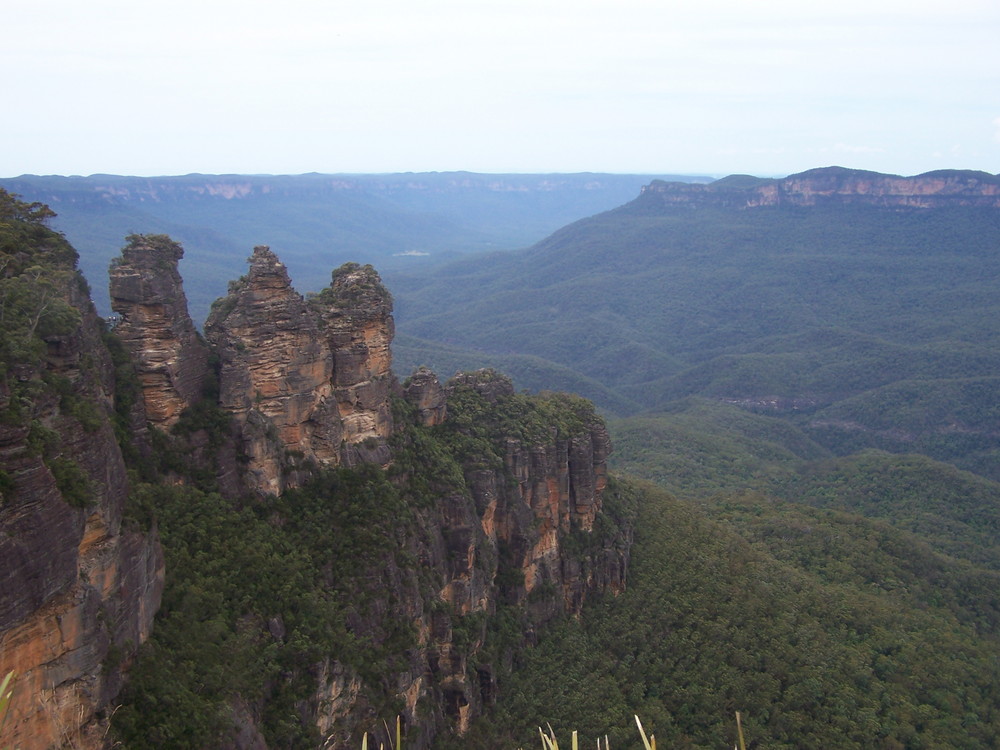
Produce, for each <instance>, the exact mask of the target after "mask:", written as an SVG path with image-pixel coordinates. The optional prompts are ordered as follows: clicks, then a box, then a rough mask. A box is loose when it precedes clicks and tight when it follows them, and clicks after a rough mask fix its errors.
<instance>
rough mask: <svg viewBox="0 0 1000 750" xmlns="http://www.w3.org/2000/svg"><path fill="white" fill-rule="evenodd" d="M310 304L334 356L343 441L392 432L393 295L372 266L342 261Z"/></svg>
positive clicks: (378, 437)
mask: <svg viewBox="0 0 1000 750" xmlns="http://www.w3.org/2000/svg"><path fill="white" fill-rule="evenodd" d="M313 303H314V308H315V309H316V310H317V312H318V313H319V315H320V326H321V327H322V329H323V334H324V337H325V339H326V344H327V346H328V347H329V350H330V354H331V356H332V358H333V389H334V398H336V400H337V408H338V410H339V412H340V418H341V420H342V421H343V425H344V440H345V442H346V443H347V444H349V445H356V444H357V443H360V442H362V441H365V440H369V441H371V440H374V441H376V442H380V441H384V440H385V439H386V438H387V437H389V435H390V434H391V433H392V409H391V407H390V405H389V390H390V385H391V382H392V352H391V350H390V346H391V344H392V337H393V336H394V335H395V324H394V322H393V318H392V297H391V296H390V295H389V292H388V290H386V288H385V287H384V286H382V280H381V279H380V278H379V276H378V273H377V272H376V271H375V269H374V268H372V267H371V266H367V265H366V266H360V265H358V264H357V263H347V264H344V265H343V266H341V267H340V268H338V269H337V270H335V271H334V272H333V278H332V281H331V282H330V286H329V288H328V289H326V290H324V291H323V292H321V293H320V294H319V295H317V296H316V297H315V298H314V300H313Z"/></svg>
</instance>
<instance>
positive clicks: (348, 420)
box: [205, 246, 394, 493]
mask: <svg viewBox="0 0 1000 750" xmlns="http://www.w3.org/2000/svg"><path fill="white" fill-rule="evenodd" d="M249 262H250V272H249V273H248V275H247V276H245V277H244V278H242V279H240V280H239V281H237V282H234V283H233V284H232V285H231V288H230V293H229V295H228V296H227V297H224V298H222V299H221V300H218V301H217V302H216V303H215V305H213V308H212V313H211V315H210V316H209V319H208V322H207V324H206V326H205V332H206V336H207V337H208V339H209V341H210V342H211V344H212V345H213V346H214V347H215V349H216V351H217V352H218V354H219V357H220V362H221V369H220V373H219V377H220V392H221V396H220V402H221V405H222V406H223V408H225V409H227V410H229V411H230V412H232V414H233V416H234V417H235V418H236V421H237V423H238V425H239V428H240V432H241V436H242V443H243V450H244V452H245V454H246V457H247V459H248V469H249V477H250V485H251V487H252V488H253V489H255V490H257V491H261V492H269V493H280V492H281V491H282V490H284V489H286V488H287V487H291V486H296V485H297V484H298V482H299V481H300V477H301V476H304V474H302V473H300V470H308V467H309V466H317V465H318V466H331V465H339V464H353V463H354V462H356V461H359V460H364V461H373V462H375V463H380V464H385V463H387V462H388V460H389V454H388V449H387V447H386V443H385V441H386V439H387V438H388V437H389V435H390V434H391V432H392V409H391V406H390V400H389V395H390V388H391V385H392V382H393V381H392V372H391V362H392V355H391V351H390V348H389V347H390V344H391V342H392V336H393V332H394V328H393V320H392V300H391V297H390V296H389V293H388V292H387V291H386V290H385V287H383V286H382V282H381V280H380V279H379V277H378V274H377V273H376V272H375V270H374V269H373V268H372V267H371V266H364V267H362V266H358V265H357V264H349V265H346V266H343V267H342V268H340V269H337V270H336V271H334V274H333V283H332V284H331V285H330V287H328V288H327V289H325V290H323V291H322V292H321V293H320V294H318V295H316V296H315V297H313V298H311V299H310V300H308V301H307V300H304V299H303V298H302V296H301V295H300V294H299V293H298V292H296V291H295V290H294V289H293V288H292V286H291V281H290V280H289V277H288V272H287V270H286V269H285V267H284V265H283V264H282V263H281V262H280V261H279V260H278V258H277V256H276V255H275V254H274V253H272V252H271V250H270V249H269V248H267V247H263V246H261V247H257V248H255V249H254V253H253V255H252V256H251V257H250V260H249Z"/></svg>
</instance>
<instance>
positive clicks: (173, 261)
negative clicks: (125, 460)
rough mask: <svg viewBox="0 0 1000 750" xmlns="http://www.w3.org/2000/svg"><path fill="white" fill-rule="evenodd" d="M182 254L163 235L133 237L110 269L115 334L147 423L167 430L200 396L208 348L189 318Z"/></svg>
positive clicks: (177, 246)
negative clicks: (130, 365) (129, 360)
mask: <svg viewBox="0 0 1000 750" xmlns="http://www.w3.org/2000/svg"><path fill="white" fill-rule="evenodd" d="M183 254H184V251H183V249H182V248H181V246H180V245H178V244H177V243H175V242H172V241H171V240H170V239H169V238H168V237H165V236H163V235H151V236H142V235H133V236H131V237H129V238H128V244H127V245H126V246H125V247H124V248H123V249H122V254H121V258H120V259H118V261H117V262H115V263H114V264H112V267H111V283H110V293H111V307H112V309H113V310H114V311H115V312H117V313H118V314H119V315H121V322H120V323H119V325H118V327H117V329H116V332H117V334H118V336H119V337H120V338H121V340H122V342H123V343H124V344H125V346H126V348H127V349H128V351H129V352H130V353H131V354H132V356H133V358H134V360H135V363H136V370H137V374H138V376H139V380H140V383H141V384H142V391H143V399H144V401H145V410H146V418H147V419H148V420H149V421H150V422H151V423H152V424H153V425H155V426H157V427H162V428H169V427H170V426H172V425H174V424H175V423H176V422H177V419H178V418H179V417H180V414H181V412H182V411H183V410H184V409H185V408H187V407H189V406H190V405H191V404H192V403H194V402H195V401H196V400H197V399H198V398H200V397H201V394H202V389H203V387H204V383H205V378H206V376H207V374H208V349H207V348H206V347H205V345H204V343H203V342H202V340H201V337H200V336H199V335H198V332H197V331H196V330H195V327H194V323H193V322H192V321H191V317H190V316H189V315H188V308H187V298H186V297H185V296H184V290H183V288H182V285H181V277H180V274H179V273H178V270H177V262H178V261H179V260H180V259H181V257H182V256H183Z"/></svg>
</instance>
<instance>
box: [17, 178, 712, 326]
mask: <svg viewBox="0 0 1000 750" xmlns="http://www.w3.org/2000/svg"><path fill="white" fill-rule="evenodd" d="M655 177H657V176H656V175H612V174H593V173H583V174H521V175H516V174H510V175H502V174H477V173H472V172H428V173H402V174H374V175H372V174H369V175H364V174H317V173H312V174H304V175H205V174H190V175H183V176H167V177H127V176H119V175H91V176H89V177H79V176H75V177H62V176H51V175H50V176H37V175H22V176H21V177H16V178H9V179H0V188H3V189H5V190H8V191H9V192H12V193H16V194H18V195H21V196H23V197H24V199H25V200H28V201H38V202H41V203H45V204H47V205H49V206H50V207H51V208H52V209H53V210H54V211H55V212H56V213H57V214H58V216H57V217H56V219H55V221H54V222H53V226H54V228H56V229H58V230H60V231H62V232H63V233H64V234H65V235H66V237H67V239H69V240H70V242H72V244H73V246H74V247H76V248H77V250H78V251H79V253H80V267H81V269H82V270H83V272H84V274H85V275H86V276H87V278H88V279H91V280H92V282H93V281H99V280H102V279H104V278H105V274H106V272H107V268H108V264H109V263H110V262H111V259H112V258H114V257H115V256H116V255H117V254H118V251H119V249H120V248H121V246H122V238H123V237H125V236H126V235H129V234H156V233H158V234H168V235H170V236H171V237H172V238H173V239H175V240H176V241H178V242H180V243H181V244H182V245H183V246H184V249H185V260H184V261H183V263H182V269H183V271H184V275H185V277H186V278H188V279H189V280H190V281H189V282H188V284H187V294H188V299H189V302H190V306H191V313H192V317H193V318H194V319H195V321H196V323H197V324H199V325H200V324H201V323H202V322H203V321H204V320H205V317H206V316H207V314H208V308H209V305H210V304H211V303H212V301H213V300H215V299H216V298H218V297H220V296H222V295H223V294H225V292H226V283H227V281H228V280H229V279H231V278H234V277H235V276H237V275H239V274H240V273H242V269H243V266H244V260H245V259H246V257H247V256H248V255H249V254H250V251H251V249H252V248H253V247H255V246H257V245H260V244H266V245H270V246H271V247H274V248H275V250H276V251H277V252H279V253H280V254H281V257H282V259H283V260H284V262H285V263H287V264H288V268H289V272H290V274H291V276H292V278H293V280H294V281H295V284H296V286H297V287H298V288H300V289H305V290H310V289H312V290H316V289H321V288H323V287H324V286H326V284H327V282H328V279H327V278H326V274H325V272H324V271H322V270H321V269H325V268H328V267H335V266H338V265H340V264H341V263H343V262H345V261H347V260H351V261H357V262H361V263H376V264H377V265H378V267H379V268H380V269H382V270H383V272H391V271H393V270H395V269H401V270H409V269H413V268H415V267H421V268H422V267H427V266H432V265H435V264H438V263H440V262H443V261H446V260H449V259H453V258H455V257H458V256H460V255H463V254H468V253H483V252H491V251H495V250H501V249H504V250H509V249H513V248H519V247H527V246H529V245H531V244H533V243H535V242H537V241H539V240H540V239H542V238H543V237H545V236H546V235H548V234H551V233H552V232H554V231H556V230H557V229H559V227H562V226H565V225H566V224H569V223H571V222H573V221H576V220H578V219H581V218H583V217H585V216H591V215H593V214H595V213H600V212H601V211H607V210H608V209H611V208H614V207H615V206H619V205H621V204H622V203H625V202H627V201H630V200H632V199H633V198H634V197H635V196H636V195H638V193H639V190H640V189H641V187H642V186H643V185H645V184H648V183H649V181H650V180H651V179H654V178H655ZM660 177H662V178H663V179H667V180H672V181H677V180H692V181H701V182H708V181H710V178H708V177H697V176H692V177H684V176H679V175H660ZM94 297H95V303H96V304H97V307H98V310H99V311H101V312H102V313H103V314H107V313H108V312H110V310H109V307H108V301H107V296H106V294H105V293H104V288H103V284H101V285H100V286H98V287H97V288H95V295H94Z"/></svg>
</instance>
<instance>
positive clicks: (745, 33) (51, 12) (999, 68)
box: [0, 0, 1000, 177]
mask: <svg viewBox="0 0 1000 750" xmlns="http://www.w3.org/2000/svg"><path fill="white" fill-rule="evenodd" d="M2 18H3V20H2V23H0V63H2V65H3V67H4V69H5V70H6V71H7V74H6V75H5V76H4V85H3V88H4V97H3V99H4V110H5V111H4V112H3V114H2V116H0V176H2V177H13V176H17V175H20V174H62V175H72V174H81V175H88V174H94V173H108V174H126V175H176V174H188V173H192V172H201V173H208V174H226V173H255V174H301V173H305V172H329V173H338V172H340V173H343V172H348V173H367V172H424V171H452V170H468V171H473V172H499V173H511V172H528V173H544V172H614V173H639V174H701V175H706V174H707V175H717V176H722V175H726V174H732V173H745V174H755V175H760V176H772V175H785V174H791V173H794V172H799V171H803V170H805V169H810V168H813V167H820V166H830V165H840V166H845V167H851V168H857V169H870V170H874V171H879V172H888V173H894V174H905V175H910V174H918V173H921V172H925V171H929V170H933V169H945V168H955V169H978V170H984V171H987V172H991V173H998V172H1000V2H997V1H996V0H949V1H948V2H941V0H835V1H834V2H830V1H828V0H794V1H792V0H756V1H755V2H751V0H684V1H683V2H681V1H679V0H572V2H570V1H563V0H503V2H494V0H353V1H351V2H345V1H344V0H325V1H324V2H316V1H315V0H281V2H278V1H277V0H267V1H266V2H260V1H258V0H238V1H230V0H170V1H169V2H162V1H161V0H87V2H81V0H32V2H26V1H25V2H17V3H16V4H15V3H10V4H9V5H8V6H7V7H6V8H5V9H4V11H3V13H2Z"/></svg>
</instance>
